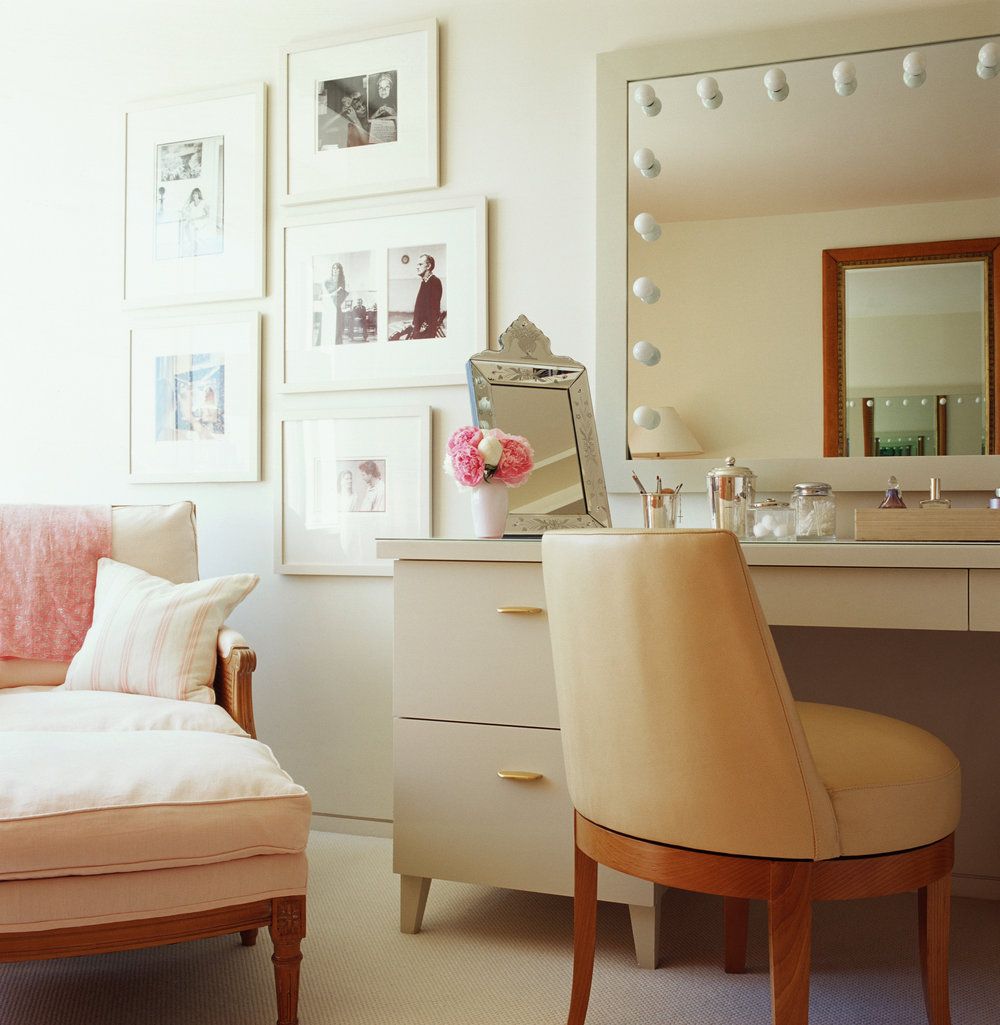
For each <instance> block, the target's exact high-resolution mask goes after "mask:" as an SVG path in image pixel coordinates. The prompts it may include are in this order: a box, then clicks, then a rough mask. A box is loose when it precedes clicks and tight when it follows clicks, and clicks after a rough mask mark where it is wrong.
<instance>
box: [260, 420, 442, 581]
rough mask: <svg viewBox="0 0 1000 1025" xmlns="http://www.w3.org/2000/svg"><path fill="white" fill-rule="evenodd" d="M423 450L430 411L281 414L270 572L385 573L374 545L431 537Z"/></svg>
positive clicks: (385, 563)
mask: <svg viewBox="0 0 1000 1025" xmlns="http://www.w3.org/2000/svg"><path fill="white" fill-rule="evenodd" d="M430 447H431V411H430V407H429V406H416V407H406V408H382V409H377V408H359V409H343V410H325V411H322V412H316V411H313V412H304V413H288V414H287V415H285V416H284V417H283V418H282V420H281V437H280V438H279V441H278V450H279V452H280V455H281V471H280V487H279V488H278V489H277V497H278V509H277V516H275V523H276V526H277V535H276V538H275V566H276V569H277V570H278V572H279V573H305V574H323V575H335V574H348V575H354V576H391V575H392V561H391V560H390V559H379V558H376V556H375V539H376V538H386V537H430V527H431V485H430V480H431V477H430Z"/></svg>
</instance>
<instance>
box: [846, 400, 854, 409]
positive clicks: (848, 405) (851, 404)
mask: <svg viewBox="0 0 1000 1025" xmlns="http://www.w3.org/2000/svg"><path fill="white" fill-rule="evenodd" d="M847 408H848V409H853V408H854V399H851V400H850V401H849V402H848V403H847Z"/></svg>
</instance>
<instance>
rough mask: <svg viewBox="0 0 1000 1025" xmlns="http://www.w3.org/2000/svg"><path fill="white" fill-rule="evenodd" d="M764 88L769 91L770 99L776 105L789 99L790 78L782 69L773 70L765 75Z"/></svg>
mask: <svg viewBox="0 0 1000 1025" xmlns="http://www.w3.org/2000/svg"><path fill="white" fill-rule="evenodd" d="M764 88H765V89H767V96H768V99H771V100H774V102H775V103H781V101H782V100H787V99H788V77H787V76H786V75H785V73H784V71H782V70H781V68H771V69H770V71H768V72H767V74H766V75H764Z"/></svg>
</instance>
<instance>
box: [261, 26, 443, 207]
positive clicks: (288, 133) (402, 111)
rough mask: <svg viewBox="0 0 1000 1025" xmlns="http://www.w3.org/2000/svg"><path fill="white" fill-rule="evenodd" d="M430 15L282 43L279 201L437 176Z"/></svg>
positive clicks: (431, 180) (343, 194) (399, 186)
mask: <svg viewBox="0 0 1000 1025" xmlns="http://www.w3.org/2000/svg"><path fill="white" fill-rule="evenodd" d="M437 70H438V56H437V21H435V20H434V19H429V20H426V21H418V22H413V23H409V24H405V25H396V26H393V27H390V28H385V29H382V30H380V31H368V32H357V33H353V34H345V35H340V36H336V37H334V38H326V39H318V40H313V41H310V42H305V43H300V44H298V45H296V46H293V47H291V48H289V49H286V50H283V51H282V55H281V69H280V79H281V83H282V101H281V107H282V112H283V115H284V137H285V153H284V187H283V193H284V201H285V202H286V203H312V202H316V201H317V200H324V199H347V198H349V197H352V196H375V195H380V194H384V193H388V192H410V191H413V190H414V189H431V188H436V187H437V184H438V80H437Z"/></svg>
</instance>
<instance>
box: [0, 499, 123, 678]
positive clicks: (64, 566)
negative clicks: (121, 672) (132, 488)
mask: <svg viewBox="0 0 1000 1025" xmlns="http://www.w3.org/2000/svg"><path fill="white" fill-rule="evenodd" d="M110 554H111V507H110V506H100V505H0V658H37V659H50V660H53V661H57V662H67V661H69V660H70V659H71V658H72V657H73V656H74V655H75V654H76V653H77V652H78V651H79V650H80V646H81V645H82V644H83V638H84V636H85V634H86V633H87V630H88V629H89V627H90V623H91V620H92V619H93V616H94V584H95V583H96V581H97V560H98V559H100V558H103V557H106V556H110Z"/></svg>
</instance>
